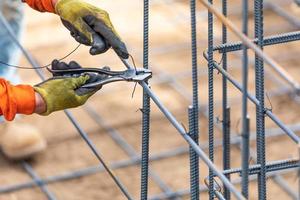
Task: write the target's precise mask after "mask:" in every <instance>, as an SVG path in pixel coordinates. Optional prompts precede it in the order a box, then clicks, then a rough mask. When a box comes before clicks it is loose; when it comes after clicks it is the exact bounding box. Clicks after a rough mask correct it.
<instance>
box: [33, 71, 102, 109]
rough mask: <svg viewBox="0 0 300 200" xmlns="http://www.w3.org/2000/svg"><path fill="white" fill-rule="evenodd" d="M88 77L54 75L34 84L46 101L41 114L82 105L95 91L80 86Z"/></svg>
mask: <svg viewBox="0 0 300 200" xmlns="http://www.w3.org/2000/svg"><path fill="white" fill-rule="evenodd" d="M89 78H90V77H89V76H88V75H85V76H80V77H75V78H70V77H68V78H64V77H54V78H51V79H48V80H46V81H44V82H42V83H40V84H38V85H36V86H35V87H34V90H35V91H36V92H38V93H39V94H40V95H41V96H42V98H43V99H44V101H45V103H46V112H45V113H42V114H41V115H49V114H50V113H52V112H54V111H58V110H64V109H68V108H75V107H78V106H81V105H83V104H84V103H85V102H86V101H87V100H88V98H89V97H91V96H92V95H93V94H94V93H95V92H96V91H97V90H95V91H91V90H85V88H80V87H81V86H82V85H84V84H85V83H86V82H87V81H88V80H89Z"/></svg>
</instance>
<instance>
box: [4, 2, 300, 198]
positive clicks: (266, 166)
mask: <svg viewBox="0 0 300 200" xmlns="http://www.w3.org/2000/svg"><path fill="white" fill-rule="evenodd" d="M199 2H201V3H202V4H203V5H204V6H205V7H206V8H207V9H208V11H209V13H208V51H207V52H205V53H204V57H205V59H206V60H207V61H208V70H207V72H208V82H209V84H208V92H209V96H208V100H209V101H208V105H207V107H208V108H207V109H203V108H201V109H200V107H201V106H200V107H199V105H198V69H197V65H198V64H197V38H196V35H197V31H196V5H195V4H196V2H195V0H190V11H191V12H190V14H191V44H192V49H191V52H192V81H193V82H192V83H193V95H192V97H193V98H192V102H191V103H192V107H190V108H189V132H188V133H187V131H186V130H185V128H184V126H183V125H181V124H180V123H179V122H178V120H177V119H176V118H175V117H174V116H173V114H172V113H171V112H170V111H169V110H168V109H167V108H166V107H165V106H164V105H163V103H162V102H161V101H160V100H159V98H158V96H156V94H155V93H154V92H153V91H152V90H151V88H150V86H149V85H148V83H147V82H140V83H139V84H140V85H141V86H142V87H143V109H141V110H142V112H143V120H142V121H143V125H142V156H141V157H140V156H138V154H137V153H136V152H135V150H134V149H133V148H132V147H131V146H130V145H129V144H128V143H127V142H126V140H125V139H124V138H122V137H121V136H120V135H119V134H111V133H112V132H113V131H114V130H113V128H112V127H110V126H109V127H108V126H105V125H103V124H101V123H99V124H101V126H102V127H103V128H104V129H106V131H107V132H109V133H108V134H110V135H111V137H112V139H113V140H114V141H115V142H116V143H117V144H118V145H119V146H120V147H121V148H122V149H123V150H124V151H125V152H126V153H127V154H128V155H129V156H130V157H131V158H130V159H129V160H124V161H120V162H114V163H112V164H111V165H109V166H110V167H108V165H107V164H106V163H105V162H104V161H103V160H102V158H101V155H100V154H99V152H98V151H97V149H96V148H95V147H94V145H93V143H92V141H91V140H90V139H89V138H88V137H87V134H86V133H85V132H84V131H83V130H82V128H81V127H80V125H79V123H78V122H77V121H76V120H75V119H74V117H73V116H72V115H71V113H69V112H68V111H65V113H66V115H67V116H68V118H69V119H70V121H71V122H72V123H73V125H74V126H75V128H76V129H77V131H78V132H79V133H80V135H81V137H82V138H83V139H84V140H85V141H86V143H87V144H88V145H89V147H90V148H91V151H93V153H94V154H95V156H96V157H97V158H98V159H99V160H100V162H101V163H102V164H103V167H102V166H94V167H90V168H85V169H80V170H77V171H74V172H73V173H66V174H62V175H58V176H53V177H46V178H44V179H43V178H39V177H38V176H37V175H36V174H35V172H34V171H31V170H27V171H28V173H29V174H31V175H32V178H33V181H30V182H27V183H23V185H22V184H21V185H14V186H12V187H11V188H10V189H11V190H10V191H14V190H17V189H22V188H29V187H33V186H35V185H38V186H39V187H41V189H42V191H43V192H44V193H45V194H46V195H47V190H45V187H44V186H45V185H46V184H48V183H51V182H56V181H62V180H68V179H71V178H76V177H82V176H86V175H88V174H92V173H97V172H99V171H103V170H104V169H106V171H107V172H108V173H109V174H110V175H111V176H112V178H113V180H114V181H115V182H116V184H117V185H118V187H119V188H120V189H121V190H122V191H123V190H125V187H124V186H123V185H122V184H121V183H120V181H119V179H118V178H117V177H115V176H114V175H113V174H112V172H111V169H116V168H122V167H128V166H132V165H137V164H138V163H139V162H141V199H143V200H144V199H145V200H146V199H148V174H149V175H150V176H151V177H152V178H153V180H154V181H155V182H156V183H157V184H158V186H159V187H160V188H161V189H162V190H163V194H159V195H155V196H153V197H150V199H161V198H170V199H176V198H177V197H180V196H182V195H186V194H189V190H184V189H183V190H178V191H172V190H171V189H170V188H169V187H168V186H167V185H166V184H165V183H164V182H163V181H162V180H161V179H160V177H158V176H157V175H156V174H155V173H154V172H153V171H151V169H149V161H150V160H153V161H154V160H155V159H157V160H159V159H164V158H168V157H170V156H174V155H181V154H183V153H187V151H188V149H189V151H190V168H191V171H190V175H191V180H190V181H191V185H190V190H191V192H190V194H191V198H192V199H199V194H200V192H201V191H208V192H209V196H210V199H213V198H214V197H216V198H219V199H230V194H231V193H232V194H233V195H235V197H236V198H237V199H244V197H243V195H244V196H245V197H246V198H248V196H249V191H248V182H249V181H252V180H256V177H255V176H249V175H257V174H258V175H259V176H258V178H257V179H258V184H259V185H258V193H259V199H266V198H267V196H266V194H267V193H266V177H272V179H273V180H274V181H275V182H276V183H277V184H278V185H279V186H280V187H281V188H282V189H284V190H285V191H286V192H287V194H289V195H290V196H291V197H292V198H294V197H295V196H297V195H295V192H294V191H293V190H292V189H290V188H289V187H288V184H287V183H286V182H285V180H284V179H283V178H282V177H281V176H280V175H281V174H283V172H286V171H291V170H292V169H296V168H299V160H279V161H272V162H266V159H265V139H266V138H267V137H275V136H279V135H288V136H289V137H290V138H291V139H292V140H293V141H294V142H295V143H296V144H299V142H300V139H299V137H298V136H297V135H296V134H295V132H296V131H299V130H300V129H299V125H296V126H288V125H286V124H284V123H283V122H282V121H281V120H279V118H278V117H277V116H276V115H275V114H274V113H272V110H270V109H268V108H266V107H265V105H264V95H265V92H264V88H265V86H264V79H265V76H266V78H269V79H270V80H271V81H272V83H275V84H277V86H279V87H280V89H279V90H278V91H277V90H276V92H274V95H283V94H287V93H292V92H294V91H292V90H290V88H287V87H285V86H284V87H282V86H281V85H283V84H282V82H280V81H281V80H278V78H277V77H272V76H273V75H274V73H269V72H268V73H267V71H266V74H265V69H264V61H265V62H266V63H267V64H268V65H269V66H271V68H272V69H274V70H275V72H276V73H277V74H279V75H280V76H281V77H282V78H283V79H284V80H285V81H286V82H287V83H288V84H289V85H290V86H292V87H291V88H292V89H293V90H296V91H298V90H299V89H300V87H299V84H298V82H297V81H296V80H295V79H294V78H293V77H292V76H291V75H290V74H289V73H288V72H287V71H286V70H285V69H284V68H283V67H282V66H281V65H279V64H278V63H277V62H275V61H274V60H273V59H272V58H271V57H269V56H268V55H267V54H265V53H264V52H263V51H262V49H263V47H265V46H267V45H272V46H273V45H276V44H283V43H287V42H293V41H299V40H300V32H299V31H295V32H290V33H283V34H280V35H273V36H269V37H266V38H264V36H263V14H264V13H263V0H255V6H254V7H255V8H254V11H255V12H254V14H255V36H254V38H255V39H254V40H251V39H250V38H248V37H247V33H248V31H247V29H248V24H247V17H248V15H247V14H248V8H247V0H244V1H243V2H244V12H243V22H244V23H243V31H242V32H241V31H239V29H237V28H236V26H235V25H234V24H233V23H232V21H230V20H229V19H228V18H226V17H227V0H222V13H220V12H219V11H218V10H217V9H216V8H215V7H214V6H213V5H212V3H213V1H212V0H209V1H208V2H207V1H205V0H199ZM265 5H268V8H269V9H271V10H273V11H274V12H275V13H277V14H278V15H280V16H283V17H284V18H285V19H287V20H288V21H289V22H290V23H291V24H293V25H294V26H297V23H298V20H297V19H296V18H295V17H292V16H290V15H289V13H287V12H286V11H284V10H283V9H278V6H277V5H274V3H273V2H266V3H265ZM276 6H277V7H276ZM282 13H283V14H282ZM213 15H215V16H216V17H217V18H218V19H220V20H221V22H222V24H223V26H222V44H221V45H218V46H214V42H215V41H216V39H215V38H214V37H213V36H214V35H213V33H214V30H213V25H214V20H213ZM227 29H229V30H231V31H233V33H234V34H236V35H237V36H238V37H239V39H240V40H241V41H242V42H232V43H228V41H227ZM143 39H144V56H143V64H144V67H145V68H148V66H149V60H148V51H149V44H148V43H149V1H148V0H144V37H143ZM18 45H19V47H20V48H21V50H22V49H23V47H22V46H20V44H18ZM247 49H251V50H253V51H254V52H255V54H256V58H255V69H256V81H255V82H256V96H253V95H251V94H249V93H248V89H247V83H248V63H249V61H248V56H247ZM238 50H243V57H242V58H243V68H242V70H243V72H242V75H243V82H242V84H240V83H239V82H238V81H236V80H235V79H234V78H233V77H232V76H231V75H230V73H229V72H228V68H227V67H228V66H227V65H228V64H227V61H228V58H227V53H229V52H232V51H238ZM213 51H219V52H220V53H222V66H221V64H218V63H217V62H216V61H215V60H214V56H213ZM23 53H24V55H25V56H26V58H27V59H28V60H29V62H30V63H31V64H32V65H33V66H37V64H36V63H35V61H34V60H33V59H32V57H31V55H30V54H28V52H26V51H23ZM122 62H123V63H124V65H125V67H127V68H133V67H132V66H131V65H130V64H129V62H128V60H124V59H122ZM250 63H251V61H250ZM151 66H152V64H151ZM214 69H217V71H218V72H220V73H221V74H222V88H223V89H222V90H223V94H222V101H221V102H219V104H220V103H221V105H222V111H223V119H222V123H223V124H222V131H223V140H220V139H215V137H214V127H216V128H217V127H219V128H218V130H220V127H221V126H220V125H218V124H216V122H215V120H214V110H215V109H216V108H215V107H216V106H214V105H219V104H218V101H214V96H213V93H214V75H213V72H214ZM235 69H236V68H235ZM37 73H38V74H39V76H40V77H43V74H42V72H41V71H40V70H37ZM157 73H160V72H157ZM163 78H164V79H166V81H165V82H166V83H168V84H170V85H171V86H172V88H174V89H175V90H176V91H177V92H178V93H179V94H180V95H182V96H183V97H184V98H185V99H187V100H189V101H190V97H191V95H190V93H188V92H186V91H185V88H184V87H183V86H182V85H181V84H180V83H178V82H177V80H176V78H174V77H171V78H170V76H169V75H168V74H167V73H164V76H163ZM227 81H229V82H231V83H232V84H233V85H234V86H235V87H236V88H237V89H239V90H240V91H241V92H242V94H243V98H242V105H241V106H242V121H243V131H242V135H241V136H242V137H240V136H239V135H237V134H233V133H230V123H231V122H230V107H229V106H228V102H229V101H228V92H227ZM150 98H151V99H152V100H153V102H154V103H155V104H156V105H157V106H158V108H159V109H160V110H161V111H162V113H163V114H164V115H165V117H166V118H167V119H168V120H169V121H170V122H171V124H172V125H173V126H174V127H175V128H176V129H177V131H178V132H179V134H180V135H181V136H182V137H183V138H184V139H185V140H186V142H187V143H188V145H189V148H186V147H185V148H184V147H182V148H178V150H177V149H174V150H172V151H170V152H168V153H162V154H158V155H156V156H155V157H154V158H155V159H154V158H153V157H152V156H151V157H149V132H150V131H149V130H150ZM248 99H249V100H250V101H252V102H253V103H254V104H255V105H256V108H257V118H256V125H257V131H255V132H254V133H253V132H252V134H249V133H250V127H249V117H248V115H247V113H248V112H247V102H248ZM199 112H201V113H202V114H203V115H204V116H205V117H207V119H208V136H209V139H208V140H209V141H208V143H207V144H206V143H203V142H202V143H201V144H200V145H199V144H198V130H199V125H198V122H199V116H198V115H199ZM206 112H207V113H206ZM265 115H267V116H268V117H269V118H270V119H271V120H273V121H274V123H275V124H276V125H277V126H278V127H279V128H276V129H265V125H264V118H265ZM269 131H270V132H269ZM256 134H257V135H256ZM231 137H232V138H231ZM249 140H256V142H257V159H258V160H257V164H255V165H249V158H250V157H253V160H255V156H253V151H251V150H252V149H251V148H250V146H249ZM241 144H242V166H241V167H240V168H235V169H233V168H231V166H230V158H231V155H230V148H231V145H238V147H239V148H241V147H240V146H239V145H241ZM217 146H222V147H223V171H220V170H218V169H217V166H216V165H215V164H214V162H213V161H214V151H215V149H214V148H215V147H217ZM206 148H208V151H209V155H208V156H207V155H206V154H205V153H204V149H206ZM177 153H178V154H177ZM199 157H200V158H201V160H202V161H204V163H203V164H205V165H206V166H208V168H209V176H208V180H209V187H208V188H206V187H205V186H203V185H199V179H198V178H199V160H198V159H199ZM29 167H31V166H29ZM28 169H32V168H28ZM232 173H239V174H240V175H241V176H242V178H241V179H238V180H237V179H234V180H231V178H230V174H232ZM215 176H218V177H219V178H220V180H221V181H222V183H223V184H222V186H221V184H220V188H221V187H224V193H222V191H220V190H219V187H216V182H215V180H214V178H215ZM248 176H249V177H248ZM240 183H241V185H242V194H243V195H242V194H241V193H239V192H238V190H237V189H236V187H234V184H240ZM3 189H5V188H0V192H2V191H5V190H3ZM6 189H8V188H6ZM6 191H7V190H6ZM299 191H300V189H299ZM123 193H124V194H125V196H127V195H129V194H127V193H126V191H123ZM48 198H49V197H48ZM127 198H128V199H131V197H128V196H127Z"/></svg>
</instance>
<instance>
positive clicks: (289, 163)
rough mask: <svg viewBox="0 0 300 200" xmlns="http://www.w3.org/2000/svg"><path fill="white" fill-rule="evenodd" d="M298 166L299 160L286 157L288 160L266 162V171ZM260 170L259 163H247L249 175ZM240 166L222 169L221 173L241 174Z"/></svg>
mask: <svg viewBox="0 0 300 200" xmlns="http://www.w3.org/2000/svg"><path fill="white" fill-rule="evenodd" d="M297 167H299V160H296V159H288V160H277V161H272V162H269V163H266V171H267V172H273V171H278V170H283V169H290V168H297ZM259 171H260V164H256V165H249V175H253V174H258V173H259ZM241 172H242V168H235V169H229V170H224V171H223V174H236V173H239V174H241Z"/></svg>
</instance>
